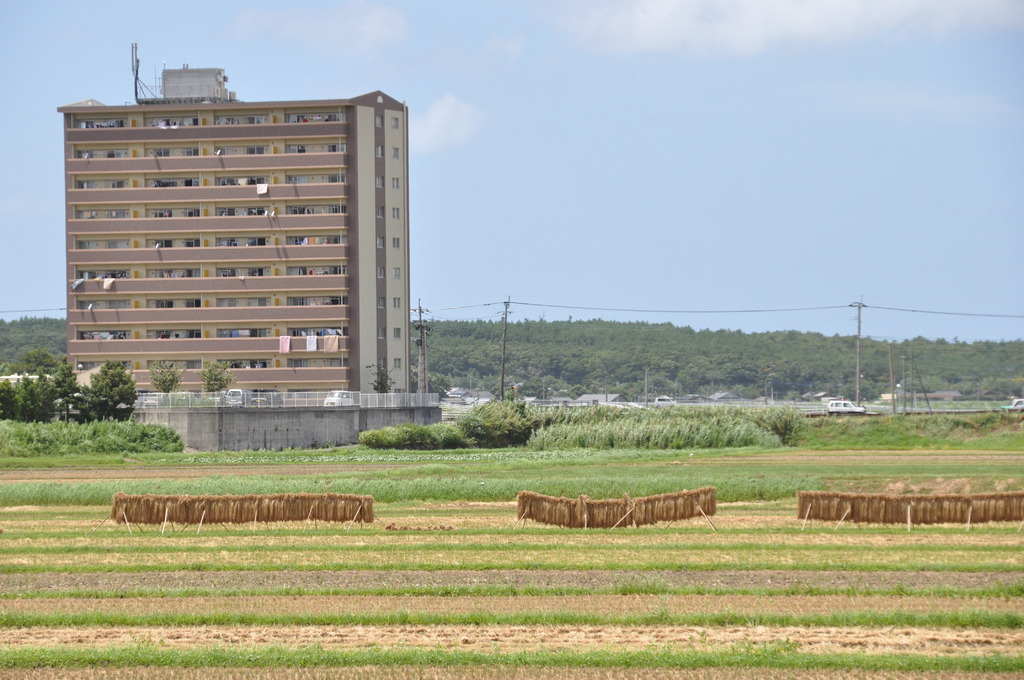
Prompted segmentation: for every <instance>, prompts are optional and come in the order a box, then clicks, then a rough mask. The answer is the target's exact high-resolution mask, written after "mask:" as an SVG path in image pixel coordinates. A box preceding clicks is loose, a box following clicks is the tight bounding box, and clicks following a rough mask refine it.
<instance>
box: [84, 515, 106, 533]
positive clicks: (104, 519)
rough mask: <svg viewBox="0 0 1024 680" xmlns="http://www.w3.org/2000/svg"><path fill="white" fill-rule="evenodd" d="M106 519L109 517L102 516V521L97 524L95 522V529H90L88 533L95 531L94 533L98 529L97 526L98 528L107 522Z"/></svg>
mask: <svg viewBox="0 0 1024 680" xmlns="http://www.w3.org/2000/svg"><path fill="white" fill-rule="evenodd" d="M108 519H110V518H109V517H104V518H103V521H102V522H100V523H99V524H97V525H96V528H95V529H93V530H92V531H90V532H89V533H90V534H95V533H96V532H97V531H99V528H100V527H101V526H103V525H104V524H106V523H107V520H108Z"/></svg>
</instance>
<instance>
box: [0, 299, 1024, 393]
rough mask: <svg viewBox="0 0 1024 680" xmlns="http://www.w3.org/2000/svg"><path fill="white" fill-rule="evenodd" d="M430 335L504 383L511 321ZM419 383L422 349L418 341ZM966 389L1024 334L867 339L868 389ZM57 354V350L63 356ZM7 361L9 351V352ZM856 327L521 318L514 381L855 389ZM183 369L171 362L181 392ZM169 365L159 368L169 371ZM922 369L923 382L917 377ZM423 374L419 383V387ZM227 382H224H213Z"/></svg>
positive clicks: (529, 388)
mask: <svg viewBox="0 0 1024 680" xmlns="http://www.w3.org/2000/svg"><path fill="white" fill-rule="evenodd" d="M430 326H431V334H430V335H429V336H428V337H427V347H428V352H427V355H428V365H429V369H430V390H431V391H432V392H437V391H442V390H445V389H448V388H450V387H453V386H459V387H464V388H475V389H485V390H489V391H491V392H493V393H494V394H498V392H499V385H500V376H501V360H502V349H501V347H502V330H503V329H502V323H501V322H500V321H479V320H477V321H433V322H431V324H430ZM65 338H66V330H65V325H64V322H63V320H60V319H32V318H26V319H20V320H18V321H11V322H4V321H0V373H2V374H7V373H12V372H18V373H29V374H32V375H39V374H42V373H45V374H47V375H50V374H52V368H51V369H42V370H41V369H40V368H39V366H40V361H39V360H40V359H43V360H44V362H43V363H45V357H46V356H49V357H51V358H52V360H53V361H57V362H58V363H60V362H62V361H63V360H61V359H59V357H60V356H63V354H64V352H65V348H66V340H65ZM411 350H412V351H411V354H412V357H411V358H412V363H413V365H414V370H413V380H414V383H415V380H416V377H417V371H416V370H415V363H416V360H417V354H418V352H417V351H416V350H417V348H416V347H415V346H414V347H412V348H411ZM890 351H891V356H892V368H893V382H895V383H898V384H901V385H904V386H905V387H906V389H907V390H908V391H910V390H911V389H912V390H913V391H916V392H919V393H920V392H937V391H940V390H956V391H959V392H960V393H962V394H963V396H964V398H970V399H978V398H980V399H994V400H1003V399H1006V398H1007V397H1009V396H1010V395H1018V396H1019V395H1020V394H1021V388H1022V387H1024V380H1021V378H1024V341H1022V340H1012V341H1001V342H991V341H984V342H971V343H967V342H958V341H956V340H953V341H947V340H943V339H937V340H930V339H927V338H922V337H917V338H914V339H911V340H903V341H899V342H893V343H889V342H885V341H882V340H875V339H872V338H862V340H861V397H862V399H863V400H872V399H876V398H878V397H879V396H880V395H881V394H883V393H886V392H888V391H889V385H890V382H889V380H890V373H889V367H890ZM54 355H56V356H54ZM5 362H6V363H5ZM855 370H856V338H855V337H854V336H849V335H832V336H828V335H823V334H821V333H808V332H801V331H772V332H764V333H744V332H742V331H736V330H707V329H704V330H695V329H693V328H691V327H689V326H676V325H673V324H671V323H648V322H620V321H604V320H601V319H592V320H573V321H545V320H519V321H516V322H510V323H509V324H508V330H507V337H506V343H505V376H506V379H505V384H506V387H511V386H516V392H517V394H519V395H521V396H535V397H538V398H544V397H551V396H553V395H556V394H565V395H567V396H571V397H577V396H579V395H581V394H584V393H598V394H600V393H605V392H608V393H617V394H624V395H626V397H627V398H629V399H631V400H639V399H642V398H643V396H644V393H645V378H646V392H647V394H648V395H649V396H652V397H653V396H654V395H657V394H668V395H670V396H674V397H677V396H682V395H687V394H699V395H705V396H706V395H710V394H713V393H715V392H721V391H729V392H732V393H734V394H737V395H738V396H741V397H745V398H758V397H763V396H765V395H766V394H768V395H769V396H773V397H774V398H776V399H792V398H797V397H799V396H800V395H803V394H807V393H814V392H829V393H832V394H837V395H839V394H841V395H844V396H848V397H850V396H853V394H854V390H855V383H856V376H855ZM175 373H176V370H175V369H174V368H173V367H171V366H168V367H167V370H166V371H163V374H167V376H168V378H169V380H168V384H167V385H165V386H167V387H170V389H161V390H160V391H165V392H172V391H174V387H175V385H176V381H175V380H174V378H175ZM161 375H162V372H161V370H160V369H159V368H158V369H157V370H156V371H155V372H154V379H156V378H159V377H161ZM911 381H912V384H911ZM415 387H416V386H415V384H414V389H415ZM217 389H222V388H217ZM210 391H216V390H210Z"/></svg>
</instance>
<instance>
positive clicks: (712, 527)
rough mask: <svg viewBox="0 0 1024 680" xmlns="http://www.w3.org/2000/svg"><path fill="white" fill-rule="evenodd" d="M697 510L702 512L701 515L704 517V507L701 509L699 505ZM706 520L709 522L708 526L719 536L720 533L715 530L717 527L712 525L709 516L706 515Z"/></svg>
mask: <svg viewBox="0 0 1024 680" xmlns="http://www.w3.org/2000/svg"><path fill="white" fill-rule="evenodd" d="M697 509H698V510H700V514H702V515H704V508H702V507H700V506H699V505H698V506H697ZM704 519H706V520H707V521H708V524H710V525H711V530H712V531H714V532H715V533H716V534H717V533H718V529H716V528H715V525H714V523H712V521H711V518H710V517H708V516H707V515H704Z"/></svg>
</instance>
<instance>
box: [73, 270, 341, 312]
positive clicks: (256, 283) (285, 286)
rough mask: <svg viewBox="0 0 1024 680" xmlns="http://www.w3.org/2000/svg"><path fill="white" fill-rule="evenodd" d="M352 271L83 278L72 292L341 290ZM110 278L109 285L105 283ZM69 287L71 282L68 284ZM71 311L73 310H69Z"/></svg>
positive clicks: (167, 292)
mask: <svg viewBox="0 0 1024 680" xmlns="http://www.w3.org/2000/svg"><path fill="white" fill-rule="evenodd" d="M349 278H350V276H349V275H346V274H323V275H319V276H317V275H314V276H246V277H238V276H197V277H192V278H161V279H88V280H86V281H82V283H80V284H79V285H78V287H77V288H75V289H74V290H72V291H71V295H72V296H74V295H103V294H107V295H110V294H120V295H135V294H138V295H152V294H155V293H160V294H169V295H176V294H187V293H211V294H212V293H236V294H239V295H243V294H245V295H248V294H252V293H271V294H282V295H283V294H285V293H292V292H306V291H308V292H310V293H315V292H320V291H339V290H347V289H348V288H349ZM107 281H111V282H112V283H110V284H109V287H107V288H105V287H104V285H105V284H106V282H107ZM68 285H69V287H70V285H71V284H70V283H69V284H68ZM70 311H73V310H69V313H70Z"/></svg>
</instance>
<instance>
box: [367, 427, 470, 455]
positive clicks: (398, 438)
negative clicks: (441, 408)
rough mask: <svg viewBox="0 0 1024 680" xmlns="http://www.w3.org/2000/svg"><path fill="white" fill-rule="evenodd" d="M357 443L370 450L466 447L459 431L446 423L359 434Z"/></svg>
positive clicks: (427, 449)
mask: <svg viewBox="0 0 1024 680" xmlns="http://www.w3.org/2000/svg"><path fill="white" fill-rule="evenodd" d="M359 443H360V444H362V445H363V446H366V447H369V448H371V449H414V450H418V451H436V450H438V449H459V448H463V447H464V446H465V445H466V442H465V441H464V440H463V438H462V434H461V433H460V432H459V430H458V429H457V428H455V427H453V426H451V425H448V424H446V423H436V424H434V425H416V424H414V423H406V424H403V425H396V426H394V427H382V428H381V429H379V430H366V431H364V432H360V433H359Z"/></svg>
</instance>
